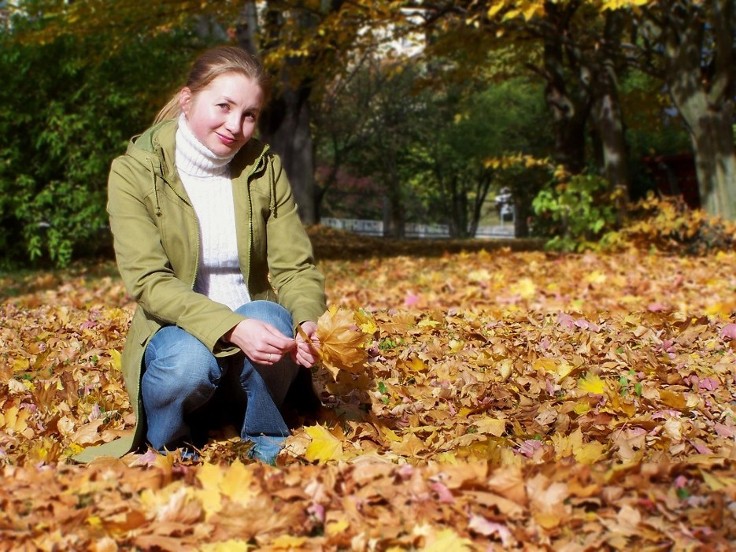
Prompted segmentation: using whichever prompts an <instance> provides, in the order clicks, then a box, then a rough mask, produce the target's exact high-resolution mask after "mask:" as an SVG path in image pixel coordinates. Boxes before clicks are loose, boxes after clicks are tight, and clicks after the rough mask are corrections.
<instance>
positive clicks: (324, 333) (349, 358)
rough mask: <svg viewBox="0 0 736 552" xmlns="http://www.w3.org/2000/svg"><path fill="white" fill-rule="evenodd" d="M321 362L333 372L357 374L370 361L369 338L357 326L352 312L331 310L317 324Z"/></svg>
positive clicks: (333, 308) (334, 373)
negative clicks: (343, 371)
mask: <svg viewBox="0 0 736 552" xmlns="http://www.w3.org/2000/svg"><path fill="white" fill-rule="evenodd" d="M317 337H318V338H319V342H320V351H319V353H320V360H321V361H322V364H323V365H324V366H325V368H327V369H328V370H330V372H332V374H333V376H334V375H336V374H337V372H338V371H339V370H346V371H348V372H352V373H357V372H358V371H359V370H360V368H361V367H362V365H363V362H364V361H365V359H366V357H367V351H366V348H365V345H366V341H367V337H368V336H366V334H364V333H363V332H362V331H361V329H360V328H359V327H358V326H357V325H356V323H355V318H354V316H353V313H352V312H351V311H348V310H345V309H338V308H335V307H332V308H330V309H329V310H328V311H327V312H325V313H324V314H323V315H322V316H321V317H320V318H319V320H318V321H317Z"/></svg>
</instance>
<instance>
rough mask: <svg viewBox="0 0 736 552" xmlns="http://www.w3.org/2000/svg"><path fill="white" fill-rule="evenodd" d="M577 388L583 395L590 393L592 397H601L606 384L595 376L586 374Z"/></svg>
mask: <svg viewBox="0 0 736 552" xmlns="http://www.w3.org/2000/svg"><path fill="white" fill-rule="evenodd" d="M578 388H580V390H581V391H582V392H583V393H592V394H594V395H603V394H605V392H606V383H605V382H604V381H603V380H602V379H601V378H600V377H598V376H597V375H595V374H588V375H587V376H585V377H584V378H581V379H580V382H579V383H578Z"/></svg>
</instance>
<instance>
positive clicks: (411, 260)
mask: <svg viewBox="0 0 736 552" xmlns="http://www.w3.org/2000/svg"><path fill="white" fill-rule="evenodd" d="M315 242H316V244H317V250H318V252H320V253H321V258H322V261H321V262H320V265H321V268H322V270H323V272H324V273H325V275H326V277H327V280H328V292H329V299H330V304H331V305H332V306H334V307H336V308H339V309H340V312H343V313H344V312H349V313H351V314H353V313H354V314H355V316H356V318H355V320H356V322H357V323H358V324H359V325H360V327H361V328H362V330H363V331H364V332H366V333H367V334H369V344H368V346H369V350H368V359H367V360H366V361H365V363H364V365H363V368H362V373H363V375H362V376H361V377H359V378H356V377H355V376H351V375H350V374H347V373H340V374H338V376H339V377H338V379H337V381H335V380H334V379H333V376H332V375H331V374H330V373H329V372H328V371H326V370H318V371H317V373H316V375H317V381H318V387H319V388H320V391H321V394H322V398H323V403H324V404H325V407H324V408H323V411H322V412H321V413H320V417H319V420H318V421H317V423H310V425H307V426H306V427H301V428H297V429H295V430H294V432H293V435H292V437H290V438H289V440H288V446H287V449H286V451H285V452H284V453H282V455H281V456H280V458H279V466H277V467H270V466H264V465H262V464H257V463H252V462H251V461H249V460H247V458H246V455H245V454H244V451H243V447H242V445H239V444H238V442H237V440H234V439H232V438H229V435H230V434H228V433H227V432H223V433H221V434H219V435H216V436H214V437H213V440H212V441H211V442H210V443H209V444H208V445H207V446H206V447H205V448H204V449H203V450H202V458H203V459H202V460H201V461H197V462H191V461H184V460H182V459H180V458H179V457H178V456H177V455H176V454H173V455H169V456H167V457H162V456H158V455H155V454H152V453H147V454H142V455H140V454H139V455H130V456H128V457H125V458H123V459H122V460H112V459H107V460H102V461H99V462H96V463H93V464H92V465H89V466H77V465H73V464H70V463H69V462H68V461H67V459H68V457H69V456H70V455H71V454H73V453H74V452H75V451H77V450H79V449H80V447H84V446H87V445H89V444H91V443H95V442H100V441H103V440H110V439H111V438H113V437H114V436H116V435H118V434H120V433H121V432H123V431H126V430H127V429H129V428H130V427H131V424H132V422H133V420H132V419H131V414H130V409H129V404H128V399H127V395H126V393H125V391H124V389H123V386H122V377H121V374H120V371H119V351H120V350H121V349H122V345H123V341H124V336H125V331H126V327H127V324H128V321H129V319H130V315H131V313H132V307H133V305H132V304H131V303H130V301H129V299H128V298H127V297H126V294H125V291H124V289H123V287H122V285H121V283H120V281H119V280H118V279H117V277H116V276H115V270H114V266H113V265H112V263H107V264H103V265H101V266H95V267H87V268H86V269H82V268H78V269H76V270H75V271H70V272H67V273H65V274H59V273H49V274H34V275H31V276H26V277H25V278H18V277H16V278H4V279H2V281H0V289H2V290H3V291H0V293H2V294H3V295H2V303H0V316H1V317H2V326H1V327H0V375H1V380H0V382H1V383H0V385H1V386H2V390H1V391H0V463H1V464H2V466H0V470H1V472H0V473H2V475H3V477H2V486H0V505H1V508H0V509H1V510H2V513H0V550H97V551H112V550H136V549H140V550H175V551H185V550H219V551H239V550H253V549H261V550H356V551H358V550H436V551H452V550H494V549H497V550H502V549H503V550H514V549H518V550H568V551H577V550H600V549H616V550H618V549H627V550H642V549H649V550H727V549H729V548H730V547H731V545H732V544H731V543H733V542H736V463H735V461H736V416H735V414H734V410H736V396H735V391H734V389H736V387H735V382H734V378H735V373H736V362H735V360H736V358H735V354H734V349H735V348H736V324H735V322H736V319H735V318H734V312H736V254H734V253H720V254H715V255H712V256H709V257H675V256H664V255H659V254H656V253H651V252H642V251H638V252H637V251H632V252H627V253H621V254H616V255H600V254H597V255H594V254H586V255H557V254H555V255H553V254H545V253H542V252H538V251H521V250H519V251H512V250H511V249H510V248H494V249H491V250H488V251H486V250H484V249H482V247H481V246H479V244H478V243H477V242H474V243H470V242H468V243H465V244H458V243H453V242H446V243H444V244H443V243H439V244H438V243H427V242H422V243H421V244H420V243H419V242H415V243H414V244H413V246H414V247H415V248H421V250H420V251H419V252H418V253H417V251H416V249H415V250H414V251H412V244H406V243H399V242H397V243H393V244H391V243H390V242H389V243H387V242H375V241H366V240H365V239H363V238H360V239H358V238H355V237H348V236H344V235H340V234H335V233H317V234H315ZM376 244H379V245H376ZM521 245H523V243H521V242H515V243H514V246H515V247H517V248H519V247H520V246H521ZM527 245H528V244H527ZM443 251H445V252H444V253H443ZM337 252H340V253H341V255H339V254H338V253H337ZM372 253H373V254H372ZM340 256H342V257H343V258H342V259H341V258H340ZM347 257H350V258H347ZM351 259H352V260H351Z"/></svg>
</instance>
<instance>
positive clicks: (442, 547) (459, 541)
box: [422, 529, 473, 552]
mask: <svg viewBox="0 0 736 552" xmlns="http://www.w3.org/2000/svg"><path fill="white" fill-rule="evenodd" d="M472 544H473V543H472V542H470V541H469V540H468V539H465V538H463V537H461V536H460V535H458V534H457V533H456V532H455V531H453V530H452V529H443V530H442V531H439V532H438V533H436V534H435V535H434V536H433V538H432V539H431V540H430V541H429V542H428V544H427V546H425V547H424V548H422V550H423V551H424V552H455V551H457V552H463V551H465V550H472V548H471V546H472Z"/></svg>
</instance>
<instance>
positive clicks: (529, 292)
mask: <svg viewBox="0 0 736 552" xmlns="http://www.w3.org/2000/svg"><path fill="white" fill-rule="evenodd" d="M511 292H512V293H514V294H517V295H519V296H521V298H522V299H531V298H532V297H534V296H535V295H536V294H537V286H536V284H535V283H534V282H533V281H532V279H531V278H522V279H521V280H519V281H518V282H517V283H515V284H514V285H512V286H511Z"/></svg>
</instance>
